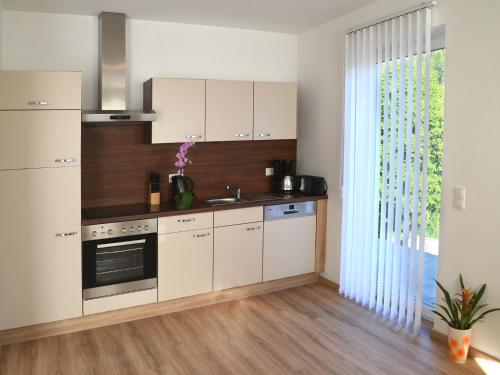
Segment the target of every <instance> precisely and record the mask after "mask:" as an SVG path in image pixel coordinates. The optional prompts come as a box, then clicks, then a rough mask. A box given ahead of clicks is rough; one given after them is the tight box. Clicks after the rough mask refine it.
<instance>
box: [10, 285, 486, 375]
mask: <svg viewBox="0 0 500 375" xmlns="http://www.w3.org/2000/svg"><path fill="white" fill-rule="evenodd" d="M0 351H1V353H0V373H1V374H15V375H18V374H106V375H111V374H203V375H205V374H238V375H244V374H342V375H351V374H384V375H390V374H395V375H403V374H421V375H428V374H453V375H455V374H457V375H459V374H484V373H483V371H481V369H480V368H479V366H478V365H477V363H476V362H475V361H474V360H473V359H469V360H468V362H467V364H465V365H455V364H452V363H451V362H450V361H449V360H448V358H447V353H446V347H445V346H444V345H443V344H440V343H437V342H435V341H432V340H431V339H430V337H429V334H428V332H427V331H424V332H423V333H422V335H421V336H420V337H419V338H413V337H411V336H409V335H407V334H405V333H404V332H402V331H399V330H398V329H396V328H394V327H393V326H391V325H389V324H387V323H386V322H385V321H383V320H382V319H380V318H379V317H377V316H375V315H374V314H373V313H372V312H370V311H367V310H366V309H364V308H363V307H361V306H358V305H356V304H354V303H352V302H350V301H347V300H345V299H344V298H343V297H341V296H339V295H338V294H337V292H335V291H334V290H333V289H331V288H329V287H327V286H325V285H322V284H319V283H316V284H311V285H307V286H301V287H297V288H292V289H287V290H282V291H278V292H274V293H269V294H265V295H260V296H256V297H250V298H246V299H241V300H237V301H232V302H225V303H221V304H218V305H212V306H207V307H202V308H196V309H192V310H188V311H183V312H177V313H172V314H167V315H162V316H158V317H153V318H147V319H142V320H137V321H132V322H128V323H122V324H117V325H114V326H109V327H104V328H96V329H91V330H87V331H82V332H77V333H71V334H66V335H61V336H56V337H49V338H44V339H38V340H34V341H30V342H24V343H17V344H12V345H7V346H4V347H2V348H1V349H0Z"/></svg>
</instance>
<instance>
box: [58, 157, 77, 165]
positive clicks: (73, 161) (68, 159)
mask: <svg viewBox="0 0 500 375" xmlns="http://www.w3.org/2000/svg"><path fill="white" fill-rule="evenodd" d="M54 161H55V162H56V163H60V164H65V163H76V162H77V161H78V158H65V159H55V160H54Z"/></svg>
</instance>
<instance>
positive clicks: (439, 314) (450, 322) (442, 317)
mask: <svg viewBox="0 0 500 375" xmlns="http://www.w3.org/2000/svg"><path fill="white" fill-rule="evenodd" d="M431 311H432V312H433V313H434V314H436V315H438V316H440V317H441V320H444V321H445V322H446V323H447V324H448V325H449V326H450V327H453V322H452V321H450V320H448V319H446V317H445V316H444V315H443V314H441V313H440V312H439V311H436V310H431ZM453 328H455V327H453Z"/></svg>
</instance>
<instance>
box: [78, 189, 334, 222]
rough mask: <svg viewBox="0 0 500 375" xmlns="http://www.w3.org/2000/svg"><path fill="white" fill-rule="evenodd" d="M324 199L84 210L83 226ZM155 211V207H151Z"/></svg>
mask: <svg viewBox="0 0 500 375" xmlns="http://www.w3.org/2000/svg"><path fill="white" fill-rule="evenodd" d="M323 199H328V195H307V196H306V195H300V196H294V197H291V198H285V199H269V200H261V201H253V202H243V203H235V204H227V205H220V206H210V205H209V204H208V203H206V202H204V201H202V200H195V201H193V205H192V207H191V208H188V209H186V210H178V209H176V208H174V207H173V205H171V204H168V203H163V204H162V205H160V206H159V207H158V208H157V209H158V211H154V212H153V211H152V212H148V213H144V212H142V213H137V214H126V215H119V214H118V215H113V214H110V215H109V216H106V217H100V218H98V219H89V218H87V217H86V214H85V209H83V210H82V226H85V225H95V224H106V223H111V222H121V221H129V220H142V219H154V218H160V217H167V216H179V215H190V214H197V213H203V212H215V211H225V210H233V209H239V208H248V207H259V206H271V205H276V204H291V203H297V202H306V201H319V200H323ZM109 209H110V211H112V210H113V207H109ZM151 209H152V210H154V209H155V208H154V207H151Z"/></svg>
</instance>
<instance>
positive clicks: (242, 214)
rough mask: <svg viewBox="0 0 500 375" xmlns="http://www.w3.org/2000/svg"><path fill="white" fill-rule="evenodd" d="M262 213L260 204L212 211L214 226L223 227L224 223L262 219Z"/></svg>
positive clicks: (232, 223)
mask: <svg viewBox="0 0 500 375" xmlns="http://www.w3.org/2000/svg"><path fill="white" fill-rule="evenodd" d="M263 214H264V209H263V207H262V206H259V207H249V208H237V209H234V210H225V211H216V212H214V226H215V227H223V226H226V225H235V224H243V223H254V222H256V221H262V218H263Z"/></svg>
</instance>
